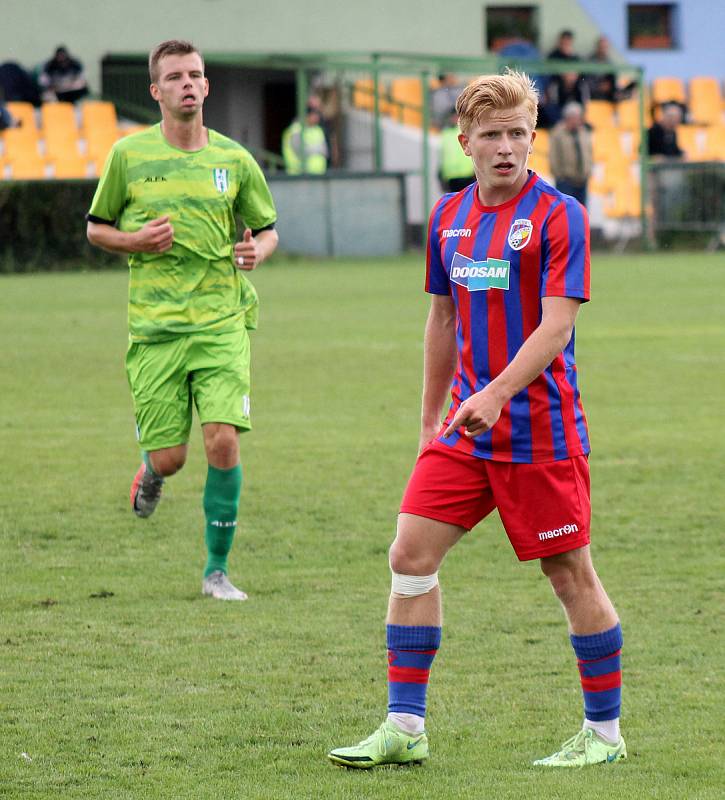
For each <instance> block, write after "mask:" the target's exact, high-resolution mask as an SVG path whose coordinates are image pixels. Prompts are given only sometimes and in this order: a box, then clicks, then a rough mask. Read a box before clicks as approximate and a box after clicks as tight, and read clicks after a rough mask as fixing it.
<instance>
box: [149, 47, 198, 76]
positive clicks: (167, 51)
mask: <svg viewBox="0 0 725 800" xmlns="http://www.w3.org/2000/svg"><path fill="white" fill-rule="evenodd" d="M189 53H196V54H197V55H198V56H199V58H200V59H201V68H202V69H204V56H203V55H202V54H201V53H200V52H199V50H198V49H197V48H196V47H195V46H194V45H193V44H192V43H191V42H187V41H185V40H184V39H169V40H168V41H166V42H161V44H159V45H156V47H154V49H153V50H152V51H151V52H150V53H149V77H150V78H151V83H158V81H159V78H160V77H161V73H160V71H159V61H161V59H162V58H163V57H164V56H188V55H189Z"/></svg>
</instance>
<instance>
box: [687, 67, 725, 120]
mask: <svg viewBox="0 0 725 800" xmlns="http://www.w3.org/2000/svg"><path fill="white" fill-rule="evenodd" d="M689 88H690V103H689V109H690V118H691V119H692V121H693V122H695V123H697V124H700V125H720V123H721V122H722V121H723V116H722V103H723V99H722V96H721V94H720V84H719V83H718V81H717V80H716V79H715V78H706V77H699V78H692V79H691V80H690V86H689Z"/></svg>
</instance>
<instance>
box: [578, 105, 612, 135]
mask: <svg viewBox="0 0 725 800" xmlns="http://www.w3.org/2000/svg"><path fill="white" fill-rule="evenodd" d="M584 116H585V119H586V121H587V122H588V123H589V124H590V125H591V126H592V127H593V128H594V129H595V130H596V129H597V128H613V127H614V105H613V103H610V102H609V101H607V100H590V101H589V102H588V103H587V107H586V112H585V115H584Z"/></svg>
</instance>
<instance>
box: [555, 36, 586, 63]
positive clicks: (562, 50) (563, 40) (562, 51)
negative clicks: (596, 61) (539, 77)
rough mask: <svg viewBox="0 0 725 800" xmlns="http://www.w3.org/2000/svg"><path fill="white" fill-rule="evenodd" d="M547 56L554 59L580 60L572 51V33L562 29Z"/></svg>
mask: <svg viewBox="0 0 725 800" xmlns="http://www.w3.org/2000/svg"><path fill="white" fill-rule="evenodd" d="M547 58H550V59H554V60H556V61H580V60H581V59H580V58H579V56H578V55H577V54H576V52H575V51H574V34H573V33H572V32H571V31H562V32H561V33H560V34H559V38H558V39H557V40H556V47H555V48H554V49H553V50H552V51H551V52H550V53H549V55H548V56H547Z"/></svg>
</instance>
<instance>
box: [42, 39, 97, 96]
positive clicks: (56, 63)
mask: <svg viewBox="0 0 725 800" xmlns="http://www.w3.org/2000/svg"><path fill="white" fill-rule="evenodd" d="M38 83H39V84H40V86H41V88H42V90H43V99H44V100H61V101H64V102H67V103H75V102H76V101H77V100H80V99H81V97H85V96H86V95H87V94H88V84H87V82H86V76H85V75H84V73H83V64H82V63H81V62H80V61H78V59H76V58H73V57H72V56H71V55H70V53H69V52H68V49H67V48H66V47H64V46H63V45H60V46H59V47H58V48H56V51H55V54H54V55H53V58H51V59H50V61H46V62H45V64H44V65H43V71H42V72H41V73H40V76H39V77H38Z"/></svg>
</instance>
